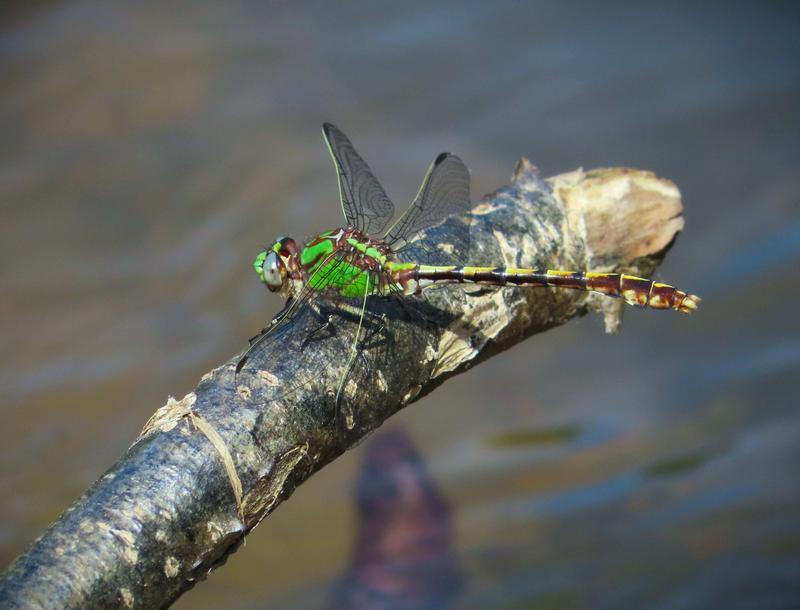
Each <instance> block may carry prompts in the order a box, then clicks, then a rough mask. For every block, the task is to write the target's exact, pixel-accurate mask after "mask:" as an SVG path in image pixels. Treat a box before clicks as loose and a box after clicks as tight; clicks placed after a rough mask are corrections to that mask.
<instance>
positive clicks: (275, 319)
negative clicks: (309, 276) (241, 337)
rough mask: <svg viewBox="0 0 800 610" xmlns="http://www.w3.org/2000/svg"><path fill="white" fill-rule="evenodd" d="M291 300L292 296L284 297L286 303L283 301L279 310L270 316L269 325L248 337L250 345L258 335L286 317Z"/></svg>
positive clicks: (264, 332) (265, 332)
mask: <svg viewBox="0 0 800 610" xmlns="http://www.w3.org/2000/svg"><path fill="white" fill-rule="evenodd" d="M293 300H294V299H293V297H289V298H288V299H286V303H284V305H283V307H282V308H281V310H280V311H279V312H278V313H276V314H275V315H274V316H273V317H272V320H270V322H269V325H268V326H265V327H264V328H262V329H261V331H260V332H259V333H258V334H257V335H253V336H252V337H250V338H249V339H248V340H247V342H248V343H249V344H250V345H253V343H255V342H256V340H258V338H259V337H261V336H263V335H265V334H267V333H268V332H269V331H270V330H271V329H272V328H273V327H274V326H275V325H276V324H277V323H278V322H280V321H281V320H283V319H284V318H285V317H286V314H288V313H289V310H290V309H291V307H292V301H293Z"/></svg>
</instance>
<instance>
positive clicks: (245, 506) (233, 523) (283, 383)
mask: <svg viewBox="0 0 800 610" xmlns="http://www.w3.org/2000/svg"><path fill="white" fill-rule="evenodd" d="M681 211H682V207H681V202H680V194H679V192H678V189H677V188H676V187H675V185H674V184H672V183H671V182H669V181H667V180H662V179H658V178H656V177H655V176H654V175H653V174H652V173H650V172H643V171H636V170H630V169H600V170H594V171H590V172H583V171H580V170H579V171H575V172H572V173H569V174H563V175H560V176H556V177H554V178H551V179H549V180H546V181H545V180H542V179H540V178H539V177H538V176H537V175H536V172H535V169H534V168H533V166H531V164H530V163H529V162H528V161H527V160H526V159H522V160H521V161H520V162H519V164H518V167H517V171H516V173H515V175H514V177H513V179H512V183H511V185H509V186H506V187H503V188H501V189H499V190H498V191H497V192H495V193H494V194H492V195H489V196H487V197H485V198H484V199H483V200H482V201H481V202H479V203H478V204H476V206H475V208H474V210H473V216H474V225H473V231H472V260H471V261H470V262H471V263H473V264H487V265H489V264H491V265H508V266H515V267H545V268H565V269H578V270H580V269H592V270H597V271H622V270H624V271H626V272H629V273H634V274H637V275H643V276H648V275H651V274H652V272H653V271H654V269H655V267H656V266H657V264H658V263H659V262H660V261H661V259H662V258H663V256H664V254H665V253H666V251H667V249H668V248H669V246H670V245H671V244H672V242H673V240H674V238H675V236H676V234H677V233H678V232H679V231H680V230H681V228H682V227H683V218H682V216H681ZM423 262H424V261H423ZM427 306H429V307H430V310H431V311H434V312H436V313H435V315H434V320H435V323H434V324H431V323H419V322H418V321H415V320H413V319H409V318H405V319H398V320H389V321H388V322H386V324H387V326H389V327H390V329H391V333H392V342H391V356H392V361H393V363H394V365H393V366H391V367H385V368H384V369H382V370H370V374H369V376H361V377H358V378H357V381H358V383H357V384H354V383H348V387H346V388H345V392H346V402H347V405H348V408H347V412H346V414H345V415H346V416H347V419H348V421H349V422H350V423H351V424H352V428H351V429H349V430H348V429H347V427H346V426H342V425H339V426H338V427H337V425H335V424H334V421H335V413H336V410H335V405H334V400H333V396H332V390H331V389H332V388H334V387H336V383H337V382H338V380H339V379H340V378H341V375H342V372H343V368H344V366H345V362H346V361H347V357H348V354H347V352H346V346H345V347H343V346H344V344H345V343H346V342H344V341H341V339H340V338H337V337H332V338H330V339H328V338H325V337H322V338H320V339H319V340H316V341H313V342H310V343H308V344H306V345H302V357H299V358H298V357H291V356H292V354H297V353H299V352H300V347H301V344H302V342H303V337H300V336H294V335H297V334H299V333H294V335H293V334H292V333H291V332H290V333H289V334H288V335H287V336H286V337H284V338H283V339H282V341H281V343H280V345H276V346H275V348H274V349H272V350H268V351H267V352H265V353H264V354H262V355H261V356H260V357H259V358H258V359H257V361H255V362H250V363H248V367H255V368H256V369H258V374H257V375H252V374H250V375H246V376H245V379H244V381H243V380H242V376H241V375H240V376H239V378H235V376H234V367H235V365H236V362H237V359H238V357H236V358H233V359H231V360H229V361H228V362H226V363H225V364H223V365H222V366H220V367H219V368H217V369H214V370H212V371H210V372H209V373H206V374H205V375H204V376H203V377H202V379H201V380H200V383H199V384H198V385H197V387H196V388H195V389H194V391H193V392H191V393H190V394H188V395H186V396H185V397H183V399H182V400H180V401H176V400H174V399H172V398H170V400H169V401H168V402H167V404H166V405H165V406H163V407H161V408H160V409H159V410H158V411H157V412H156V414H155V415H154V416H153V418H152V419H151V421H150V422H148V424H147V426H146V428H145V430H144V431H143V433H142V436H141V437H140V438H139V439H137V440H136V442H135V443H134V444H133V446H132V447H131V448H130V449H129V450H128V452H127V453H126V454H125V455H124V456H123V457H122V458H121V459H120V460H119V462H117V463H116V464H115V465H114V466H112V467H111V468H110V469H109V470H108V471H107V472H106V473H105V474H104V475H103V476H102V477H101V478H100V479H99V480H98V481H97V482H96V483H95V484H94V485H93V486H92V487H91V488H90V489H89V490H88V491H87V492H86V493H85V494H84V495H83V496H82V497H81V498H80V499H79V500H78V501H77V502H76V503H75V504H74V505H73V506H72V507H71V508H69V509H68V510H67V511H66V512H65V513H64V514H62V515H61V516H60V517H59V518H58V520H57V521H56V522H55V523H53V524H52V525H51V526H50V527H49V528H48V529H47V531H45V533H44V534H43V535H42V536H41V537H40V538H39V539H38V540H36V542H34V544H33V545H32V547H31V548H30V549H29V550H28V551H27V552H26V553H25V554H24V555H22V556H20V557H19V558H18V559H17V560H16V561H15V562H14V563H13V564H12V565H11V566H10V568H9V569H8V571H7V572H6V574H5V575H4V577H3V579H2V581H0V606H2V607H4V608H66V607H70V608H72V607H74V608H77V607H81V608H87V607H96V608H100V607H102V608H110V607H122V608H158V607H165V606H168V605H170V603H172V601H174V600H175V599H176V598H177V597H178V596H180V595H181V593H183V592H184V591H186V590H187V589H189V588H190V587H192V586H193V585H194V583H195V582H197V581H198V580H201V579H203V578H205V577H206V575H207V574H208V573H209V572H210V571H211V570H212V569H213V568H215V567H216V566H218V565H220V564H221V563H222V562H223V561H224V560H225V558H226V557H227V555H228V554H229V553H232V552H233V551H235V550H236V548H237V547H238V546H239V544H241V542H242V540H243V539H244V536H245V534H246V533H247V532H249V531H250V530H251V529H252V528H254V527H255V526H256V525H258V523H259V522H260V521H261V520H262V519H263V518H264V517H265V516H266V515H268V514H269V513H270V512H272V511H273V510H274V509H275V508H276V507H277V506H278V504H280V503H281V502H282V501H283V500H285V499H286V498H288V497H289V496H290V495H291V493H292V492H293V491H294V490H295V489H296V488H297V486H298V485H300V484H301V483H302V482H303V481H305V480H306V479H307V478H309V477H310V476H311V475H312V474H313V473H314V472H316V471H317V470H319V469H320V468H322V467H323V466H324V465H325V464H327V463H328V462H330V461H331V460H333V459H335V458H336V457H337V456H339V455H340V454H341V453H343V452H344V451H345V450H347V449H348V448H349V447H351V446H352V445H353V444H354V443H356V442H357V441H358V440H359V439H360V438H362V437H363V436H364V435H365V434H367V433H368V432H369V431H371V430H373V429H375V428H377V427H378V426H380V425H381V423H383V421H385V420H386V419H387V418H388V417H390V416H391V415H392V414H394V413H395V412H396V411H398V410H399V409H401V408H403V407H404V406H405V405H407V404H409V403H410V402H413V401H414V400H416V399H417V398H418V397H419V396H421V395H424V394H427V393H429V392H430V391H431V390H432V389H434V388H435V387H436V386H437V385H439V384H440V383H442V382H443V381H444V380H445V379H447V378H448V377H450V376H452V375H455V374H457V373H459V372H461V371H464V370H466V369H467V368H469V367H471V366H473V365H474V364H476V363H477V362H479V361H481V360H483V359H485V358H487V357H489V356H490V355H492V354H494V353H497V352H498V351H501V350H504V349H506V348H508V347H510V346H512V345H513V344H515V343H517V342H519V341H521V340H523V339H524V338H526V337H529V336H531V335H533V334H535V333H538V332H541V331H544V330H546V329H548V328H550V327H553V326H556V325H558V324H563V323H564V322H566V321H568V320H570V319H571V318H573V317H575V316H578V315H583V314H585V313H587V312H589V311H592V310H594V311H598V312H600V313H602V314H603V316H604V321H605V325H606V329H607V330H608V331H609V332H613V331H615V330H616V328H617V325H618V323H619V319H620V315H621V311H622V307H623V304H622V302H621V301H620V300H615V299H610V298H607V297H602V296H599V295H592V294H588V293H583V292H578V291H570V290H560V291H557V290H551V289H514V288H506V289H499V290H495V289H491V290H487V289H479V290H472V291H465V290H463V288H462V287H448V288H444V289H438V290H435V291H432V294H431V296H429V297H428V299H427V301H426V307H427ZM652 315H670V314H667V313H658V312H652ZM297 379H304V380H308V383H302V384H298V383H294V386H293V387H295V388H296V389H295V390H294V391H292V392H291V393H285V394H283V395H280V396H279V399H278V400H272V399H270V397H274V396H275V395H276V393H275V388H276V387H277V388H280V387H287V386H288V385H291V384H292V383H293V381H296V380H297ZM235 381H236V382H238V384H237V383H235Z"/></svg>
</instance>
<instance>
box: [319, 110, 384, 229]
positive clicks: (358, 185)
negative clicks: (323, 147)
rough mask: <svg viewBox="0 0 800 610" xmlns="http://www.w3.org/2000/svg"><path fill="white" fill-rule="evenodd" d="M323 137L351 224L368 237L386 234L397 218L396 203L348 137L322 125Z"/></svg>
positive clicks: (330, 126) (337, 130) (345, 213)
mask: <svg viewBox="0 0 800 610" xmlns="http://www.w3.org/2000/svg"><path fill="white" fill-rule="evenodd" d="M322 135H323V136H324V137H325V143H326V144H327V145H328V150H329V151H330V153H331V157H333V164H334V166H335V167H336V173H337V174H338V177H339V198H340V200H341V203H342V212H344V217H345V219H346V220H347V224H348V225H349V226H351V227H355V228H356V229H358V230H360V231H362V232H364V233H366V234H367V235H374V234H377V233H380V232H382V231H383V230H384V228H385V227H386V224H387V223H388V222H389V220H390V219H391V218H392V216H393V215H394V204H393V203H392V202H391V200H390V199H389V197H388V196H387V195H386V192H385V191H384V190H383V187H382V186H381V185H380V183H379V182H378V180H377V179H376V178H375V176H374V175H373V174H372V170H370V168H369V165H367V163H366V162H365V161H364V159H362V158H361V156H360V155H359V154H358V153H357V152H356V149H355V148H353V144H352V143H351V142H350V140H348V139H347V136H346V135H344V134H343V133H342V132H341V131H339V129H337V128H336V127H334V126H333V125H331V124H330V123H325V124H324V125H323V126H322Z"/></svg>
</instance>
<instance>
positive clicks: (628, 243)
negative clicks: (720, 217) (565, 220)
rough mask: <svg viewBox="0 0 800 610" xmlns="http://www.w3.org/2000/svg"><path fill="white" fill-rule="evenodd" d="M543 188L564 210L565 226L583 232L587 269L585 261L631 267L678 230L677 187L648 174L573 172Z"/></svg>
mask: <svg viewBox="0 0 800 610" xmlns="http://www.w3.org/2000/svg"><path fill="white" fill-rule="evenodd" d="M547 182H548V183H549V184H550V185H551V186H552V188H553V192H554V194H555V196H556V198H557V199H558V200H559V201H561V203H562V204H563V205H564V207H565V209H566V210H567V215H568V217H569V219H570V221H571V222H570V225H571V226H573V227H576V226H582V227H584V228H585V231H586V244H587V246H588V248H589V259H590V260H589V263H590V264H591V263H592V261H591V259H596V260H598V261H605V260H609V259H612V260H613V259H616V260H620V261H631V260H634V259H637V258H642V257H647V256H653V255H656V254H658V253H660V252H662V251H663V250H664V249H665V248H666V247H667V246H668V245H669V244H670V243H671V242H672V240H674V239H675V236H676V235H677V234H678V232H680V231H681V229H683V223H684V221H683V216H682V213H683V205H682V204H681V193H680V191H679V190H678V187H677V186H675V184H674V183H673V182H672V181H670V180H667V179H665V178H658V177H657V176H656V175H655V174H654V173H653V172H649V171H642V170H636V169H629V168H602V169H594V170H591V171H588V172H585V171H583V170H582V169H577V170H575V171H572V172H569V173H566V174H560V175H558V176H554V177H552V178H548V179H547ZM572 221H575V222H572Z"/></svg>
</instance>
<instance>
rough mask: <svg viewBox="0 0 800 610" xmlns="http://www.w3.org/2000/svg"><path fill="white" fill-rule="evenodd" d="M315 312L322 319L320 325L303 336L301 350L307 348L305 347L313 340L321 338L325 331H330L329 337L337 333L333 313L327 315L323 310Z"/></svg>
mask: <svg viewBox="0 0 800 610" xmlns="http://www.w3.org/2000/svg"><path fill="white" fill-rule="evenodd" d="M314 313H315V314H316V315H317V318H318V319H319V320H320V325H319V326H317V327H316V328H314V329H312V330H310V331H309V332H308V334H307V335H306V336H305V337H304V338H303V343H302V344H301V345H300V349H301V350H303V349H305V347H306V346H307V345H308V344H309V343H311V341H316V340H317V339H318V338H321V335H322V333H323V332H324V331H328V333H327V336H329V337H332V336H333V335H335V334H336V327H335V326H334V324H333V314H328V315H325V314H323V313H322V312H321V311H316V310H315V312H314Z"/></svg>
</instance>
